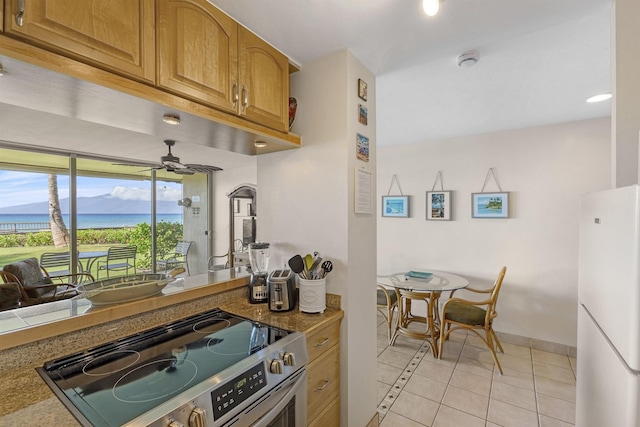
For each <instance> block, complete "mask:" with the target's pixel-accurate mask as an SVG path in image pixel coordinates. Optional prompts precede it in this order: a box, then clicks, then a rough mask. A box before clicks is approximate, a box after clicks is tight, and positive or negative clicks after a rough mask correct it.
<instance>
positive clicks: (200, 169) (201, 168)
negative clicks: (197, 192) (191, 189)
mask: <svg viewBox="0 0 640 427" xmlns="http://www.w3.org/2000/svg"><path fill="white" fill-rule="evenodd" d="M185 166H186V167H187V169H189V170H192V171H194V172H197V173H210V172H218V171H221V170H222V168H219V167H217V166H209V165H194V164H189V163H188V164H186V165H185Z"/></svg>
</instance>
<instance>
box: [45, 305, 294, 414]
mask: <svg viewBox="0 0 640 427" xmlns="http://www.w3.org/2000/svg"><path fill="white" fill-rule="evenodd" d="M287 334H288V332H287V331H284V330H281V329H278V328H274V327H271V326H267V325H264V324H261V323H256V322H252V321H250V320H248V319H244V318H241V317H238V316H234V315H232V314H229V313H226V312H224V311H221V310H213V311H210V312H207V313H203V314H201V315H197V316H193V317H190V318H187V319H184V320H181V321H178V322H173V323H170V324H167V325H165V326H162V327H158V328H154V329H151V330H148V331H145V332H142V333H140V334H136V335H132V336H129V337H126V338H123V339H120V340H117V341H114V342H111V343H109V344H105V345H103V346H100V347H96V348H92V349H89V350H86V351H83V352H80V353H77V354H72V355H69V356H67V357H64V358H61V359H57V360H53V361H50V362H47V363H45V365H44V367H43V369H39V372H40V373H41V375H46V376H48V377H49V378H50V379H51V380H52V381H53V383H54V384H55V386H56V387H57V388H59V390H60V391H61V392H62V393H64V395H65V396H66V398H67V399H69V401H70V402H71V403H72V404H73V406H75V407H76V408H77V409H78V410H79V411H80V412H81V413H82V415H83V416H84V417H86V418H87V419H88V420H89V421H90V422H91V423H92V424H93V425H97V426H101V425H104V426H120V425H122V424H124V423H126V422H128V421H130V420H132V419H134V418H136V417H138V416H139V415H141V414H144V413H145V412H147V411H149V410H151V409H153V408H154V407H156V406H158V405H160V404H162V403H164V402H166V401H168V400H170V399H172V398H173V397H174V396H177V395H178V394H180V393H181V392H183V391H185V390H187V389H188V388H189V387H193V386H194V385H196V384H198V383H200V382H202V381H204V380H207V379H209V378H211V377H214V376H215V375H217V374H218V373H220V372H222V371H223V370H225V369H228V368H230V367H232V366H233V365H234V364H236V363H238V362H239V361H241V360H242V359H244V358H246V357H248V356H249V355H251V354H253V353H255V352H257V351H259V350H261V349H262V348H265V347H267V346H268V345H270V344H272V343H273V342H275V341H277V340H278V339H280V338H282V337H284V336H286V335H287ZM54 391H55V390H54Z"/></svg>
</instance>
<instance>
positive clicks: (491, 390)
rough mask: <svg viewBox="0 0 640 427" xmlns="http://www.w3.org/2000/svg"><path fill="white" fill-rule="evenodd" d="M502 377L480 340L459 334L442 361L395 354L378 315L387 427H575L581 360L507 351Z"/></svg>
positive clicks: (407, 342) (416, 352)
mask: <svg viewBox="0 0 640 427" xmlns="http://www.w3.org/2000/svg"><path fill="white" fill-rule="evenodd" d="M502 346H503V347H504V350H505V353H504V354H499V355H498V357H499V359H500V363H501V364H502V369H503V371H504V375H500V373H499V371H498V369H497V367H495V364H494V362H493V359H492V357H491V353H490V352H489V350H488V349H487V348H486V346H485V345H484V343H483V342H482V340H480V339H479V338H478V337H476V336H475V335H473V334H472V335H466V334H465V333H464V332H454V333H453V334H452V335H451V339H450V341H447V342H446V343H445V346H444V352H443V356H442V359H435V358H434V357H433V355H432V353H431V350H430V347H429V345H428V344H427V343H425V342H421V341H417V340H414V339H410V338H406V337H403V336H400V337H398V339H397V340H396V343H395V345H394V346H389V344H388V338H387V330H386V323H385V322H384V318H383V317H382V316H381V315H380V314H378V372H377V377H378V401H379V402H380V403H379V405H378V413H379V415H380V426H381V427H422V426H433V427H449V426H451V427H475V426H483V427H495V426H504V427H510V426H522V427H528V426H538V427H562V426H572V425H574V423H575V396H576V392H575V383H576V375H575V373H576V359H575V358H570V357H567V356H562V355H559V354H555V353H548V352H545V351H540V350H533V349H530V348H528V347H521V346H517V345H513V344H508V343H502Z"/></svg>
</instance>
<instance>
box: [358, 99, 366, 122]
mask: <svg viewBox="0 0 640 427" xmlns="http://www.w3.org/2000/svg"><path fill="white" fill-rule="evenodd" d="M358 121H359V122H360V123H362V124H363V125H365V126H366V124H367V107H365V106H364V105H362V104H358Z"/></svg>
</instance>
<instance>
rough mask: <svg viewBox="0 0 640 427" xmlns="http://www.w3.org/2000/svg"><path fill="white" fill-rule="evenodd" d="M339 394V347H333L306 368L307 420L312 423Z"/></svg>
mask: <svg viewBox="0 0 640 427" xmlns="http://www.w3.org/2000/svg"><path fill="white" fill-rule="evenodd" d="M339 393H340V346H339V345H335V346H333V347H332V348H331V349H329V350H327V352H326V353H325V354H323V355H322V356H320V357H319V358H318V359H316V360H315V361H313V362H312V363H310V364H309V365H308V368H307V420H308V421H309V422H313V420H314V419H315V418H316V417H318V416H319V415H320V414H321V413H322V411H323V410H324V409H325V408H326V407H327V405H328V404H329V402H331V401H332V400H333V399H335V398H336V397H338V396H339Z"/></svg>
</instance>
